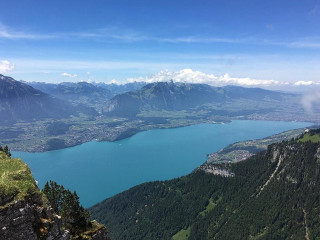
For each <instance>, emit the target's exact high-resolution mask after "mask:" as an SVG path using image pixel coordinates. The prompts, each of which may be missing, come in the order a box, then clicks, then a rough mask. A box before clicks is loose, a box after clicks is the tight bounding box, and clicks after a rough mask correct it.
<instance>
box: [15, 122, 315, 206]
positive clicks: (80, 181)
mask: <svg viewBox="0 0 320 240" xmlns="http://www.w3.org/2000/svg"><path fill="white" fill-rule="evenodd" d="M310 125H311V123H303V122H302V123H301V122H273V121H249V120H248V121H247V120H241V121H232V122H231V123H228V124H199V125H194V126H188V127H181V128H173V129H156V130H150V131H145V132H141V133H138V134H136V135H134V136H132V137H130V138H127V139H124V140H121V141H117V142H88V143H85V144H82V145H79V146H75V147H70V148H66V149H61V150H56V151H50V152H44V153H27V152H13V156H14V157H20V158H22V159H23V160H24V161H25V162H26V163H27V164H28V165H29V166H30V168H31V170H32V173H33V175H34V177H35V179H36V180H37V181H38V182H39V187H40V188H42V187H43V185H44V184H45V182H46V181H48V180H50V179H51V180H54V181H56V182H57V183H58V184H62V185H64V186H65V187H66V188H69V189H71V190H76V191H77V193H78V195H79V197H80V200H81V203H82V204H83V205H84V206H85V207H89V206H91V205H93V204H95V203H98V202H100V201H101V200H103V199H105V198H107V197H111V196H113V195H115V194H117V193H119V192H122V191H124V190H126V189H128V188H130V187H132V186H135V185H137V184H140V183H143V182H147V181H154V180H167V179H172V178H175V177H179V176H182V175H186V174H188V173H190V172H191V171H192V170H194V169H195V168H196V167H198V166H199V165H200V164H202V163H203V162H205V161H206V155H207V154H208V153H213V152H216V151H218V150H219V149H220V148H223V147H226V146H227V145H229V144H231V143H234V142H237V141H243V140H248V139H257V138H263V137H267V136H270V135H272V134H276V133H280V132H283V131H286V130H290V129H295V128H301V127H307V126H310Z"/></svg>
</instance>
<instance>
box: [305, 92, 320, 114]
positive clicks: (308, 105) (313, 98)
mask: <svg viewBox="0 0 320 240" xmlns="http://www.w3.org/2000/svg"><path fill="white" fill-rule="evenodd" d="M301 103H302V106H303V107H304V109H305V110H306V112H307V113H309V114H313V105H314V104H315V103H316V104H319V103H320V91H315V92H313V93H309V94H305V95H304V96H303V98H302V100H301Z"/></svg>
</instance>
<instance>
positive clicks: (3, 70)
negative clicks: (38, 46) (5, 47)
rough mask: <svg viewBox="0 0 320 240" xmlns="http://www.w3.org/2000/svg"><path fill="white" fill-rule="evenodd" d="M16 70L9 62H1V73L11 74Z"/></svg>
mask: <svg viewBox="0 0 320 240" xmlns="http://www.w3.org/2000/svg"><path fill="white" fill-rule="evenodd" d="M13 69H14V65H13V64H12V63H10V62H9V61H8V60H0V73H6V72H10V71H12V70H13Z"/></svg>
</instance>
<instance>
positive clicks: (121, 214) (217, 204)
mask: <svg viewBox="0 0 320 240" xmlns="http://www.w3.org/2000/svg"><path fill="white" fill-rule="evenodd" d="M309 134H310V136H314V135H315V134H316V135H317V134H318V133H317V132H311V133H309ZM305 140H306V141H305ZM215 168H216V171H215V172H214V174H208V173H205V172H203V171H201V170H198V171H195V172H193V173H192V174H190V175H187V176H185V177H181V178H178V179H174V180H171V181H164V182H152V183H145V184H142V185H139V186H137V187H134V188H132V189H130V190H128V191H126V192H124V193H121V194H118V195H116V196H114V197H112V198H109V199H106V200H105V201H103V202H101V203H100V204H97V205H95V206H93V207H92V208H91V209H90V211H91V213H92V216H93V217H94V218H97V219H98V220H99V221H101V222H103V223H105V224H108V226H109V229H110V234H111V236H112V237H113V238H115V239H316V238H317V237H319V236H320V217H319V216H320V209H319V207H318V206H319V205H320V199H319V196H320V188H319V184H320V143H319V141H314V142H311V141H308V140H307V139H305V137H303V138H302V140H290V141H284V142H281V143H277V144H271V145H270V146H269V147H268V148H267V150H266V151H263V152H260V153H258V154H257V155H255V156H252V157H250V158H249V159H247V160H246V161H241V162H238V163H235V164H230V163H221V164H215Z"/></svg>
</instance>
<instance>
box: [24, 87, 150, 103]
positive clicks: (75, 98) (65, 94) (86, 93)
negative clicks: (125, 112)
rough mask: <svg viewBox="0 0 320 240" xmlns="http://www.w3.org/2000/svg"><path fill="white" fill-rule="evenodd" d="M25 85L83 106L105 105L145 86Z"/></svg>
mask: <svg viewBox="0 0 320 240" xmlns="http://www.w3.org/2000/svg"><path fill="white" fill-rule="evenodd" d="M26 84H28V85H30V86H32V87H34V88H35V89H38V90H40V91H43V92H44V93H47V94H50V95H52V96H55V97H57V98H60V99H63V100H68V101H72V102H81V103H84V104H88V103H89V104H90V103H91V104H92V103H97V102H100V103H105V102H106V101H107V100H108V99H110V98H112V97H114V96H115V95H117V94H121V93H124V92H128V91H134V90H137V89H140V88H141V87H143V86H145V85H146V83H143V82H139V83H127V84H123V85H117V84H105V83H88V82H76V83H74V82H63V83H59V84H53V83H44V82H28V83H26Z"/></svg>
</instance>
